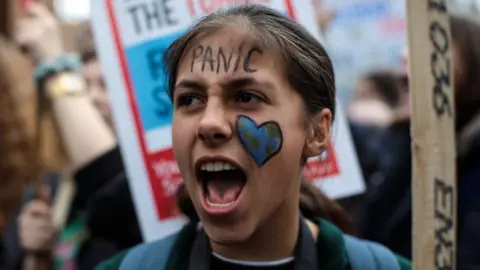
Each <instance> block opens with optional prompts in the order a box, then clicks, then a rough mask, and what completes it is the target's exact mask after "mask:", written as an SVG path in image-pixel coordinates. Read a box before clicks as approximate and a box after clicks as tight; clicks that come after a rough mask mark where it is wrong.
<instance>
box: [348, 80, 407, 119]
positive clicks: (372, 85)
mask: <svg viewBox="0 0 480 270" xmlns="http://www.w3.org/2000/svg"><path fill="white" fill-rule="evenodd" d="M399 98H400V95H399V89H398V78H397V75H396V74H395V73H393V72H389V71H377V72H372V73H369V74H367V75H365V76H364V77H362V79H361V80H360V81H359V83H358V85H357V89H356V91H355V97H354V100H353V101H352V103H351V105H350V106H349V110H348V118H349V119H350V121H352V122H355V123H360V124H366V125H373V126H380V127H384V126H387V125H389V124H390V122H391V121H392V117H393V112H394V110H395V108H396V106H397V105H398V103H399Z"/></svg>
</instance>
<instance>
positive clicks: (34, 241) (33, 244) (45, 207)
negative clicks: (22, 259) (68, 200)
mask: <svg viewBox="0 0 480 270" xmlns="http://www.w3.org/2000/svg"><path fill="white" fill-rule="evenodd" d="M43 193H44V195H43V196H42V197H43V199H37V200H34V201H32V202H30V203H28V204H27V205H25V206H24V207H23V209H22V212H21V213H20V216H19V219H18V227H19V228H18V231H19V235H20V244H21V247H22V248H23V249H24V250H25V251H27V252H33V253H37V252H42V253H43V252H51V251H52V250H53V248H54V246H55V242H56V231H57V230H56V228H55V227H54V224H53V218H52V217H53V216H52V207H51V206H50V205H49V202H48V199H45V198H48V197H49V195H48V194H46V193H47V190H46V189H44V190H43Z"/></svg>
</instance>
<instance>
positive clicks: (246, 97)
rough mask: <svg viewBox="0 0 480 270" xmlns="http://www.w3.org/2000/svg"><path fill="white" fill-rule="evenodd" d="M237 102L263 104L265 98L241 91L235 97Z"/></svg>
mask: <svg viewBox="0 0 480 270" xmlns="http://www.w3.org/2000/svg"><path fill="white" fill-rule="evenodd" d="M235 101H236V102H240V103H257V102H263V98H262V97H260V96H259V95H256V94H253V93H249V92H245V91H239V92H238V93H237V94H236V95H235Z"/></svg>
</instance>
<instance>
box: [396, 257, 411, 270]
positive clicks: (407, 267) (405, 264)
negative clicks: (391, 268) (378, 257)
mask: <svg viewBox="0 0 480 270" xmlns="http://www.w3.org/2000/svg"><path fill="white" fill-rule="evenodd" d="M397 260H398V264H399V265H400V269H401V270H412V262H411V261H409V260H407V259H405V258H404V257H402V256H398V255H397Z"/></svg>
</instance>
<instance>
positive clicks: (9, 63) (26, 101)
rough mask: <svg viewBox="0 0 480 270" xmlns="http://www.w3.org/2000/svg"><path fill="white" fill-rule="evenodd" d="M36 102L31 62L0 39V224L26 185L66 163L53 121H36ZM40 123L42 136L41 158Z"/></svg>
mask: <svg viewBox="0 0 480 270" xmlns="http://www.w3.org/2000/svg"><path fill="white" fill-rule="evenodd" d="M12 67H15V68H12ZM37 101H38V99H37V94H36V91H35V85H34V83H33V79H32V70H31V68H30V63H29V61H28V60H27V59H26V58H25V57H24V56H23V55H22V54H21V53H20V52H19V51H18V49H17V48H16V47H15V46H14V45H13V44H11V43H9V42H8V41H7V40H5V39H2V38H1V37H0V134H1V135H0V152H1V153H2V157H1V158H0V222H1V220H2V219H3V220H7V219H8V217H9V216H10V215H11V214H12V211H13V210H14V208H15V207H16V205H17V203H18V202H19V200H20V198H21V195H22V193H23V189H24V187H25V185H26V184H28V183H29V182H30V181H31V180H35V179H36V178H37V176H38V175H39V174H40V173H41V172H42V171H50V170H55V169H57V168H59V167H61V166H62V165H63V161H64V160H65V158H64V155H63V154H62V153H64V152H63V148H62V147H61V146H60V145H59V143H58V139H57V138H58V135H57V134H56V132H55V128H54V125H53V120H52V118H51V117H50V116H49V114H48V113H47V114H44V115H42V117H41V118H39V117H37V116H39V114H38V112H37V103H38V102H37ZM37 121H39V122H40V123H41V124H40V125H41V127H40V128H39V129H38V130H39V132H41V133H42V134H43V136H41V137H42V138H43V141H42V142H41V145H42V148H41V151H40V152H41V153H40V154H39V156H37V149H36V138H37V136H38V134H37ZM40 161H41V162H42V163H40ZM39 165H40V166H39ZM3 225H4V224H0V230H1V227H2V226H3Z"/></svg>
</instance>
